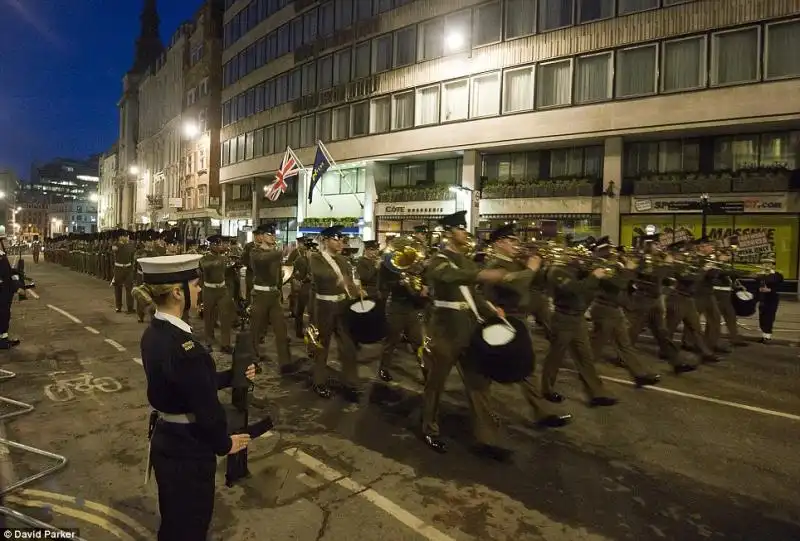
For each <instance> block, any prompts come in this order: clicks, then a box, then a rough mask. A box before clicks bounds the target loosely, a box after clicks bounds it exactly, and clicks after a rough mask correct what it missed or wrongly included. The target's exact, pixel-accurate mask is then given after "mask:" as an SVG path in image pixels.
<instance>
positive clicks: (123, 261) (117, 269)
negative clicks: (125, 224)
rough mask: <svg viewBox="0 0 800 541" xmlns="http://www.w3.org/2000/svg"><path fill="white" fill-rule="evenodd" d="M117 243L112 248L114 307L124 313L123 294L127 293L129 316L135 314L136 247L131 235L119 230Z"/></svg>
mask: <svg viewBox="0 0 800 541" xmlns="http://www.w3.org/2000/svg"><path fill="white" fill-rule="evenodd" d="M114 238H115V239H116V241H117V242H116V243H115V244H114V246H113V247H112V248H111V250H112V251H113V252H114V306H115V307H116V310H117V312H121V311H122V292H123V290H124V291H125V309H126V310H127V312H128V313H129V314H132V313H133V312H134V307H133V295H132V293H131V290H132V289H133V254H134V246H133V245H132V244H131V243H130V233H129V232H128V231H126V230H124V229H118V230H117V231H116V232H115V233H114Z"/></svg>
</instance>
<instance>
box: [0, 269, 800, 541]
mask: <svg viewBox="0 0 800 541" xmlns="http://www.w3.org/2000/svg"><path fill="white" fill-rule="evenodd" d="M28 274H29V275H31V276H32V277H33V278H34V279H35V280H36V282H37V289H36V294H37V296H38V297H39V298H33V296H31V298H29V299H28V300H26V301H23V302H19V303H17V302H15V304H14V306H13V320H12V334H14V335H16V336H18V337H20V338H21V339H22V340H23V342H22V344H21V345H20V346H19V347H17V348H16V349H15V350H12V351H10V352H2V353H0V368H2V369H5V370H10V371H12V372H14V373H16V377H15V378H13V379H8V380H5V381H0V395H2V396H5V397H7V398H10V399H13V400H16V401H21V402H24V403H28V404H31V405H32V406H34V407H35V409H34V410H33V411H32V412H30V413H25V414H23V415H19V416H16V417H14V418H6V419H4V420H0V437H2V435H3V433H5V434H6V437H7V438H8V439H10V440H12V441H17V442H21V443H24V444H26V445H30V446H34V447H37V448H42V449H45V450H47V451H50V452H53V453H57V454H59V455H63V456H64V457H66V458H67V459H68V461H69V462H68V464H67V465H66V466H65V467H64V468H63V469H62V470H60V471H58V472H56V473H54V474H52V475H50V476H48V477H45V478H44V479H41V480H39V481H36V482H34V483H32V484H30V485H28V486H26V487H25V488H23V489H22V490H20V491H15V492H14V493H12V494H11V495H9V496H7V497H6V505H8V506H9V507H11V508H13V509H15V510H18V511H22V512H24V513H26V514H28V515H30V516H33V517H36V518H39V519H42V520H45V521H47V522H50V523H52V524H56V525H58V526H60V527H65V528H66V527H78V528H80V529H81V536H82V537H83V538H84V539H87V540H88V541H105V540H106V539H108V540H115V539H122V540H124V541H131V540H132V541H141V540H145V539H153V538H154V534H153V533H152V532H154V531H155V530H156V528H157V525H158V513H157V502H156V492H155V484H154V482H151V484H150V485H148V486H145V485H144V483H143V475H144V465H145V454H146V429H147V414H148V408H147V403H146V397H145V380H144V374H143V371H142V368H141V366H140V365H139V364H137V362H136V358H137V357H138V356H139V353H138V343H139V337H140V336H141V332H142V330H143V328H144V326H143V325H142V324H139V323H137V322H136V319H135V316H130V315H125V314H116V313H114V311H113V307H112V297H113V295H112V290H111V288H110V287H109V286H108V284H105V283H103V282H101V281H98V280H96V279H94V278H91V277H88V276H84V275H78V274H75V273H72V272H70V271H67V270H65V269H62V268H59V267H56V266H52V265H48V264H44V263H40V264H39V265H33V264H32V262H30V261H29V262H28ZM195 326H196V327H198V328H199V325H195ZM538 347H539V348H541V349H542V350H543V349H546V345H545V343H544V341H543V340H539V341H538ZM270 349H272V339H271V338H268V339H267V352H268V353H269V350H270ZM642 349H643V351H644V352H645V353H646V354H647V356H648V359H649V360H650V362H652V364H653V367H654V369H656V370H659V371H662V372H664V373H665V376H664V380H663V382H662V385H661V386H660V387H659V388H657V389H645V390H641V389H635V388H633V387H632V386H631V385H630V384H629V383H628V380H629V378H628V376H627V374H626V373H625V372H624V371H623V370H621V369H619V368H617V367H614V366H611V365H609V364H603V365H602V366H601V372H602V373H603V375H605V376H606V377H607V378H608V379H607V385H608V386H609V389H611V390H612V392H613V393H614V394H615V395H616V396H617V397H619V399H620V404H619V405H618V406H616V407H613V408H599V409H590V408H588V407H587V406H586V405H585V399H584V397H583V393H582V391H581V387H580V385H579V382H578V379H577V376H576V374H574V373H571V372H566V371H565V372H564V373H562V375H561V378H560V383H559V387H560V389H561V391H562V392H563V393H564V394H565V395H567V397H568V400H567V401H566V402H565V404H564V405H563V408H562V409H563V410H564V411H569V412H571V413H572V414H573V415H574V421H573V423H572V424H571V425H570V426H569V427H566V428H564V429H559V430H551V431H539V430H537V429H535V428H533V427H532V425H531V423H530V420H529V417H530V416H529V413H530V412H529V410H528V408H527V406H526V404H525V402H524V400H523V398H522V396H521V394H520V393H519V392H518V391H517V390H516V389H515V388H514V387H508V388H507V387H504V386H500V385H496V386H495V387H494V388H493V395H494V397H495V398H496V406H497V412H498V414H499V417H500V419H501V421H502V423H503V425H504V426H505V427H506V430H505V434H506V437H507V441H506V444H507V445H508V446H509V447H510V448H512V449H513V450H514V451H515V454H514V459H513V462H512V463H510V464H497V463H490V462H486V461H484V460H482V459H480V458H478V457H475V456H473V455H472V454H471V453H470V452H469V433H470V429H469V419H468V415H467V408H466V403H465V397H464V393H463V389H462V386H461V383H460V381H459V379H458V376H457V375H455V374H454V375H453V376H452V379H451V381H450V382H449V385H448V391H447V397H446V402H445V404H444V406H443V418H442V426H443V430H444V431H445V435H446V436H447V438H448V440H449V441H450V442H451V445H450V452H449V453H448V454H446V455H437V454H435V453H433V452H431V451H429V450H428V449H427V448H425V447H424V446H423V445H422V444H421V443H420V441H419V440H418V438H417V436H416V435H415V434H416V433H415V429H416V427H417V425H418V416H419V403H420V401H419V393H420V390H421V384H420V379H419V374H418V370H417V368H416V367H415V364H414V361H413V358H412V357H411V356H410V355H408V354H406V353H405V352H402V353H398V355H397V357H396V359H397V363H398V369H397V370H396V371H395V376H396V379H397V382H396V383H392V384H390V385H384V384H379V383H377V382H375V380H374V372H375V369H376V362H375V361H376V359H377V355H378V350H377V349H376V347H375V346H365V347H364V348H363V349H362V351H361V357H362V361H363V362H362V364H361V375H362V376H363V378H364V380H365V382H366V385H367V389H368V390H369V393H368V394H369V396H368V398H365V400H364V401H363V403H362V404H361V405H358V406H356V405H347V404H345V403H344V402H342V401H340V400H338V399H334V400H331V401H325V400H322V399H319V398H317V397H316V395H313V394H312V393H311V392H310V391H309V390H308V389H307V384H306V382H305V381H304V379H303V378H297V380H296V381H294V380H293V381H289V382H287V381H281V380H280V378H279V377H278V376H277V375H276V371H275V370H274V367H272V368H268V369H267V370H266V371H265V373H264V374H262V375H261V376H259V379H258V381H257V390H256V396H257V398H259V399H260V402H261V403H262V405H264V406H265V407H266V411H269V412H270V413H271V414H272V415H273V416H274V417H275V418H276V419H277V426H276V429H275V431H274V433H272V434H270V435H268V436H267V437H264V438H262V439H259V440H257V441H255V442H254V443H253V445H252V447H251V471H252V473H253V475H252V477H251V478H250V479H249V480H248V481H247V482H246V483H244V484H243V485H241V486H237V487H234V488H226V487H225V486H224V483H223V474H224V462H220V468H219V476H218V498H217V506H216V510H215V517H214V523H213V529H214V533H213V536H212V537H213V538H214V539H220V540H222V539H225V540H250V539H253V540H255V539H258V540H285V539H296V540H300V541H305V540H309V541H311V540H326V541H337V540H341V541H345V540H347V541H350V540H352V539H369V540H372V539H383V540H386V541H395V540H397V541H404V540H414V541H417V540H423V539H429V540H441V541H448V540H459V541H461V540H488V539H493V540H512V539H513V540H547V541H579V540H605V539H608V540H628V539H630V540H636V541H642V540H651V539H652V540H660V539H665V540H679V541H690V540H694V539H703V540H705V539H720V540H742V541H762V540H769V541H783V540H786V541H790V540H795V541H796V540H798V539H800V440H798V437H797V436H798V433H799V431H798V429H800V379H799V378H798V366H800V358H798V350H797V349H794V348H788V347H783V346H762V345H759V344H753V345H751V346H749V347H747V348H743V349H740V350H737V351H736V352H735V353H734V354H732V355H730V356H728V358H727V359H726V361H725V362H723V363H720V364H719V365H716V366H704V367H702V368H701V369H700V370H699V371H697V372H695V373H692V374H686V375H683V376H680V377H676V376H673V375H671V374H669V371H668V370H667V369H666V366H665V365H664V364H663V363H660V362H659V361H657V360H656V359H655V358H654V357H653V355H652V354H653V351H652V350H651V349H650V343H649V342H648V341H645V342H644V343H643V344H642ZM293 350H294V352H295V353H296V354H297V355H298V356H300V355H301V354H302V352H303V348H302V347H301V345H300V344H299V343H296V344H295V345H294V346H293ZM227 361H228V359H226V358H224V357H219V359H218V362H219V364H220V368H223V367H224V366H225V364H226V362H227ZM86 374H88V375H86ZM65 381H68V382H70V381H71V383H63V382H65ZM221 396H222V398H223V400H228V398H227V396H226V395H225V394H224V393H222V395H221ZM17 410H19V408H18V406H16V405H13V404H7V403H4V404H0V415H3V414H7V413H11V412H13V411H17ZM259 414H260V413H259V412H255V413H254V414H253V415H254V416H257V415H259ZM51 464H53V461H52V460H50V459H44V458H42V457H37V456H35V455H33V454H31V453H29V452H22V451H20V450H18V449H15V448H7V447H5V446H2V445H0V466H2V470H1V471H2V474H3V477H4V479H5V481H4V482H5V485H6V486H8V484H9V481H8V480H9V479H10V480H11V481H10V482H14V480H18V479H21V478H24V477H25V476H27V475H30V474H32V473H35V472H37V471H41V470H42V469H43V468H46V467H48V465H51ZM14 524H15V523H14V522H13V521H9V525H14Z"/></svg>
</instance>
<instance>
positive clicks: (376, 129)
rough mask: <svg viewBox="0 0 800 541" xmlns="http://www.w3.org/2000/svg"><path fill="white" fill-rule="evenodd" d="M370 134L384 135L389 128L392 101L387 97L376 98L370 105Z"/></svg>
mask: <svg viewBox="0 0 800 541" xmlns="http://www.w3.org/2000/svg"><path fill="white" fill-rule="evenodd" d="M370 108H371V113H370V129H369V131H370V133H386V132H388V131H389V129H390V128H391V119H392V99H391V97H389V96H386V97H383V98H376V99H374V100H372V104H371V105H370Z"/></svg>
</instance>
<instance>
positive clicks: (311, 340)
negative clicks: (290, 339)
mask: <svg viewBox="0 0 800 541" xmlns="http://www.w3.org/2000/svg"><path fill="white" fill-rule="evenodd" d="M303 342H305V344H306V348H307V349H308V355H309V356H312V355H313V352H314V351H315V350H319V349H322V342H320V341H319V329H317V327H316V326H314V324H312V323H309V324H308V325H307V326H306V330H305V332H304V333H303Z"/></svg>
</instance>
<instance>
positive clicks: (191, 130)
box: [183, 120, 200, 139]
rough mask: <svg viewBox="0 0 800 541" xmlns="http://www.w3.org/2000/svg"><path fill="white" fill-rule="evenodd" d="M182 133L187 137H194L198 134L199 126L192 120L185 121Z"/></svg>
mask: <svg viewBox="0 0 800 541" xmlns="http://www.w3.org/2000/svg"><path fill="white" fill-rule="evenodd" d="M183 134H184V135H185V136H186V137H187V138H189V139H194V138H195V137H197V136H198V135H199V134H200V128H199V127H198V126H197V123H196V122H194V121H191V120H190V121H187V122H186V123H184V125H183Z"/></svg>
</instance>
